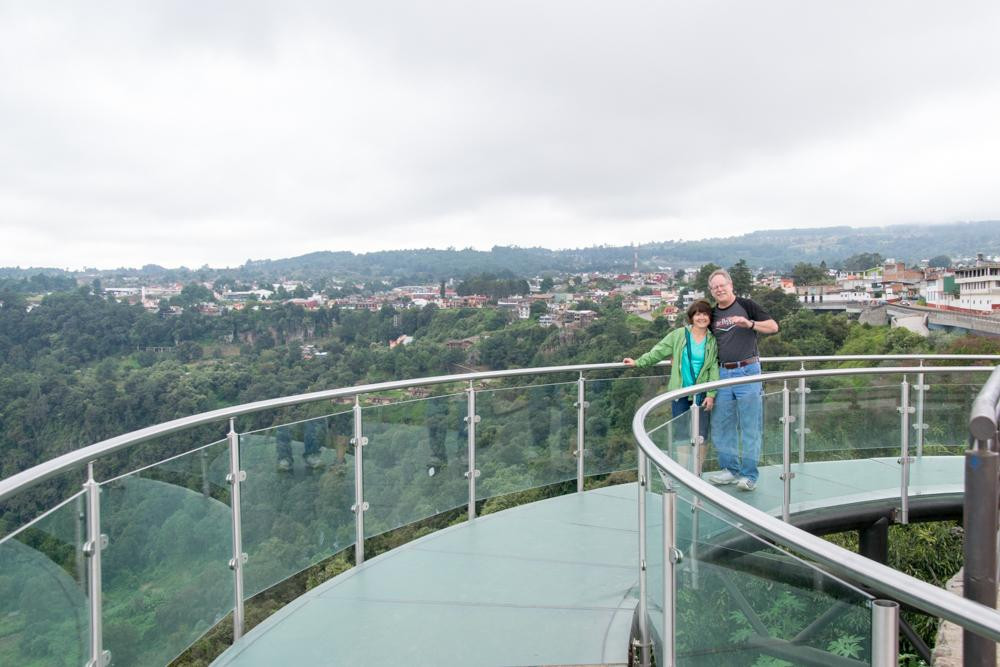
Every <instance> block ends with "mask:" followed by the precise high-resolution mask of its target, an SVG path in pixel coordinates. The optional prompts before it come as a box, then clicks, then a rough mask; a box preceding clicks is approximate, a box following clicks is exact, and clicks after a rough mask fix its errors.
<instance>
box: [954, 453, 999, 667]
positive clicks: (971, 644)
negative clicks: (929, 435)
mask: <svg viewBox="0 0 1000 667" xmlns="http://www.w3.org/2000/svg"><path fill="white" fill-rule="evenodd" d="M983 444H985V443H983ZM998 473H1000V454H997V453H996V452H995V451H990V450H989V448H988V447H982V446H981V447H977V448H975V449H969V450H967V451H966V452H965V498H964V507H965V511H964V513H963V528H964V534H965V539H964V541H963V544H962V551H963V557H964V560H963V563H964V575H963V576H964V593H965V597H966V598H968V599H969V600H975V601H976V602H978V603H980V604H982V605H986V606H987V607H989V608H990V609H995V608H996V605H997V552H996V535H997V518H998V517H997V479H998V477H997V475H998ZM962 646H963V659H964V661H965V664H966V665H976V666H979V665H996V643H995V642H993V641H991V640H990V639H987V638H985V637H980V636H978V635H976V634H973V633H971V632H969V631H968V630H965V631H964V632H963V633H962Z"/></svg>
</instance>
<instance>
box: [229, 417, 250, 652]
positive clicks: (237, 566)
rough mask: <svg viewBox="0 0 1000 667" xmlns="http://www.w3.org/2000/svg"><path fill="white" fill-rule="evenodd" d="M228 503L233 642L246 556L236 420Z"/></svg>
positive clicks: (238, 628)
mask: <svg viewBox="0 0 1000 667" xmlns="http://www.w3.org/2000/svg"><path fill="white" fill-rule="evenodd" d="M226 437H227V438H228V440H229V474H227V475H226V482H227V483H228V484H229V502H230V505H231V507H230V509H231V510H232V513H231V524H232V533H233V557H232V558H230V559H229V569H230V570H232V571H233V642H235V641H236V640H237V639H239V638H240V637H242V636H243V624H244V618H245V616H244V613H243V611H244V610H243V565H244V563H246V559H247V555H246V554H245V553H243V514H242V504H241V500H240V489H241V485H242V483H243V480H245V479H246V478H247V474H246V472H244V471H243V469H242V468H241V466H240V435H239V433H237V432H236V419H235V418H234V419H230V420H229V433H228V434H227V436H226Z"/></svg>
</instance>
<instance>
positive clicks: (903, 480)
mask: <svg viewBox="0 0 1000 667" xmlns="http://www.w3.org/2000/svg"><path fill="white" fill-rule="evenodd" d="M899 392H900V393H899V450H900V454H899V463H900V464H901V465H902V468H901V469H900V475H899V502H900V504H899V523H902V524H906V523H909V522H910V461H911V458H910V414H912V413H913V408H911V407H910V383H909V382H907V381H906V376H905V375H904V376H903V381H902V382H901V383H900V386H899Z"/></svg>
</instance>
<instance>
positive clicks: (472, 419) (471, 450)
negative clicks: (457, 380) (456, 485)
mask: <svg viewBox="0 0 1000 667" xmlns="http://www.w3.org/2000/svg"><path fill="white" fill-rule="evenodd" d="M465 391H466V392H467V403H466V416H465V423H466V424H467V425H468V429H467V430H468V458H469V469H468V470H466V471H465V477H466V479H468V480H469V521H472V520H473V519H475V518H476V478H477V477H479V469H478V468H476V424H478V423H479V415H477V414H476V389H475V387H473V386H472V381H471V380H470V381H469V387H468V389H466V390H465Z"/></svg>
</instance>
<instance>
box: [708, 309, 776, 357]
mask: <svg viewBox="0 0 1000 667" xmlns="http://www.w3.org/2000/svg"><path fill="white" fill-rule="evenodd" d="M735 315H739V316H741V317H745V318H747V319H749V320H754V321H755V322H761V321H763V320H770V319H772V318H771V316H770V315H768V314H767V311H765V310H764V309H763V308H761V307H760V306H759V305H758V304H757V302H755V301H753V300H751V299H744V298H743V297H736V300H735V301H733V302H732V303H731V304H729V307H728V308H719V307H718V306H716V307H715V308H713V309H712V324H711V327H710V328H711V331H712V334H713V335H714V336H715V340H716V342H717V343H718V344H719V361H720V362H727V361H743V360H744V359H749V358H750V357H756V356H757V332H756V331H754V330H753V329H744V328H743V327H738V326H736V325H735V324H733V322H732V319H731V318H732V317H733V316H735Z"/></svg>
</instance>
